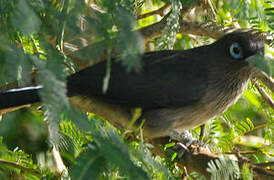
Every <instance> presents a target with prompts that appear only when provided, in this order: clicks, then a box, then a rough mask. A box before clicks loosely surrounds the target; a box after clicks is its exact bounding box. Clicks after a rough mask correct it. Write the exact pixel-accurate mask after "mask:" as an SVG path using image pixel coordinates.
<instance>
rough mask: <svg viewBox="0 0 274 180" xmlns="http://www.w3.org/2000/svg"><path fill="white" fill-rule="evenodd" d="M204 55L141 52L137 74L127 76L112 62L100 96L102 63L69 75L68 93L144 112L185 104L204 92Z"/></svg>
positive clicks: (196, 99)
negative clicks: (106, 82) (108, 78)
mask: <svg viewBox="0 0 274 180" xmlns="http://www.w3.org/2000/svg"><path fill="white" fill-rule="evenodd" d="M201 53H202V54H201ZM206 53H207V52H206V51H204V50H202V48H200V50H199V48H196V49H193V50H186V51H158V52H150V53H145V54H144V55H143V56H142V62H143V63H144V66H143V69H142V71H141V72H140V73H136V72H131V73H127V72H126V70H125V68H124V67H123V66H121V64H120V63H117V62H114V63H112V66H111V76H110V80H109V85H108V90H107V92H106V93H102V87H103V79H104V77H105V74H106V73H105V72H106V62H101V63H99V64H96V65H95V66H92V67H89V68H87V69H84V70H82V71H80V72H78V73H76V74H74V75H72V76H70V77H69V78H68V94H69V95H71V96H72V95H86V96H91V97H94V96H96V97H99V98H101V99H103V100H105V101H107V102H110V103H113V104H118V105H126V106H130V107H142V108H144V109H150V108H158V107H171V106H184V105H188V104H190V103H192V102H194V101H198V100H199V99H200V98H201V97H202V95H203V94H204V93H205V92H204V91H205V89H206V87H207V71H206V67H205V66H206V65H205V64H206V63H204V62H206V59H201V58H203V57H204V56H206ZM205 58H206V57H205Z"/></svg>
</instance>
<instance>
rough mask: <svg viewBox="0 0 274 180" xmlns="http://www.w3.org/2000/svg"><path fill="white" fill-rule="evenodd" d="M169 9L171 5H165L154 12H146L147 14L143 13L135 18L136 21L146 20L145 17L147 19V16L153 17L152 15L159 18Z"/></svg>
mask: <svg viewBox="0 0 274 180" xmlns="http://www.w3.org/2000/svg"><path fill="white" fill-rule="evenodd" d="M170 7H171V3H166V4H165V5H164V6H163V7H161V8H159V9H157V10H155V11H151V12H148V13H145V14H140V15H138V16H137V19H143V18H146V17H149V16H153V15H156V14H158V15H160V16H164V15H165V13H166V11H167V10H168V9H169V8H170Z"/></svg>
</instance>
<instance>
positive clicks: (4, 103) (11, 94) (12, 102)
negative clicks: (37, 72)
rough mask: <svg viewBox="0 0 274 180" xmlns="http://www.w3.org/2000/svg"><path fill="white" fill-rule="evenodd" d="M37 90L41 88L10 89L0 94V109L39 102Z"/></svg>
mask: <svg viewBox="0 0 274 180" xmlns="http://www.w3.org/2000/svg"><path fill="white" fill-rule="evenodd" d="M39 89H42V86H35V87H26V88H21V89H11V90H8V91H6V92H1V93H0V109H6V108H11V107H17V106H22V105H26V104H32V103H37V102H40V101H41V100H40V97H39V93H38V91H39Z"/></svg>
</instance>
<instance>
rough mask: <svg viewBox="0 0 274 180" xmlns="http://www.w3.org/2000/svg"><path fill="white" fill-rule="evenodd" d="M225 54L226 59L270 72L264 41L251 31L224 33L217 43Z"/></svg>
mask: <svg viewBox="0 0 274 180" xmlns="http://www.w3.org/2000/svg"><path fill="white" fill-rule="evenodd" d="M215 44H216V45H217V46H219V47H221V48H219V50H220V51H221V52H219V53H222V54H225V56H226V57H227V58H225V60H226V61H230V62H231V63H233V64H238V65H239V66H252V67H255V68H256V69H259V70H263V71H264V72H266V73H267V74H270V72H269V71H270V70H269V67H268V62H267V60H265V58H264V41H263V40H261V39H260V38H258V36H256V35H254V34H252V33H250V32H233V33H230V34H227V35H224V36H223V37H222V38H220V39H219V40H218V41H217V42H216V43H215Z"/></svg>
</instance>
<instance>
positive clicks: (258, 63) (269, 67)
mask: <svg viewBox="0 0 274 180" xmlns="http://www.w3.org/2000/svg"><path fill="white" fill-rule="evenodd" d="M246 61H247V62H248V63H249V64H250V65H251V66H253V67H255V68H256V69H258V70H261V71H264V72H265V73H266V74H267V75H269V76H272V77H273V70H274V69H273V68H274V62H273V60H270V59H267V58H266V57H264V56H263V55H261V54H256V55H253V56H250V57H249V58H247V59H246Z"/></svg>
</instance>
